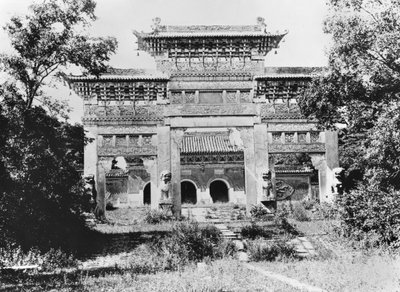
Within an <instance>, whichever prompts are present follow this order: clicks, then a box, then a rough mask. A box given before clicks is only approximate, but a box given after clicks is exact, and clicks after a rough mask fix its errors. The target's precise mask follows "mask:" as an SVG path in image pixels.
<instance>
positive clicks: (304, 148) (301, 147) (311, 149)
mask: <svg viewBox="0 0 400 292" xmlns="http://www.w3.org/2000/svg"><path fill="white" fill-rule="evenodd" d="M268 151H269V153H295V152H305V153H319V152H325V145H324V144H322V143H311V144H270V145H269V148H268Z"/></svg>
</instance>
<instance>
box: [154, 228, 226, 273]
mask: <svg viewBox="0 0 400 292" xmlns="http://www.w3.org/2000/svg"><path fill="white" fill-rule="evenodd" d="M220 241H221V238H220V234H219V230H218V229H217V228H216V227H215V226H212V225H208V226H205V227H200V226H199V224H198V223H197V222H180V223H177V224H176V225H174V226H173V228H172V232H171V234H170V235H169V236H168V237H164V238H162V239H158V240H157V241H155V243H154V245H153V250H154V251H155V252H156V253H157V254H158V255H159V256H164V257H167V258H169V259H170V261H173V262H174V263H176V264H177V265H176V267H177V266H179V265H180V266H182V265H184V264H187V263H189V262H192V261H194V262H200V261H202V260H204V259H205V258H208V259H214V258H219V257H221V251H220V248H219V247H218V245H219V243H220Z"/></svg>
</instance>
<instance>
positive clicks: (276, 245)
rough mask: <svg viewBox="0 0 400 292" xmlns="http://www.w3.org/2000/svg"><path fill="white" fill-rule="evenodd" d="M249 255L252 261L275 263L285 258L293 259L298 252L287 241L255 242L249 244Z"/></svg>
mask: <svg viewBox="0 0 400 292" xmlns="http://www.w3.org/2000/svg"><path fill="white" fill-rule="evenodd" d="M248 254H249V259H250V260H251V261H255V262H259V261H274V260H280V259H285V258H293V257H295V255H296V251H295V249H294V246H293V245H290V244H288V243H286V242H285V241H282V240H279V241H274V242H271V241H265V240H260V239H257V240H254V241H250V242H249V243H248Z"/></svg>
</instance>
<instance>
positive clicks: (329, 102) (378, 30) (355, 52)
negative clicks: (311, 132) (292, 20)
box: [300, 0, 400, 186]
mask: <svg viewBox="0 0 400 292" xmlns="http://www.w3.org/2000/svg"><path fill="white" fill-rule="evenodd" d="M329 5H330V15H329V16H328V17H327V19H326V20H325V23H324V30H325V32H326V33H328V34H330V35H331V36H332V39H333V45H332V47H331V49H330V52H329V66H328V68H327V70H326V72H324V74H322V75H321V76H320V77H319V78H316V79H314V80H313V82H312V86H311V87H310V89H309V90H307V92H306V94H305V95H304V96H303V97H302V98H301V100H300V106H301V109H302V111H303V112H304V113H305V114H306V116H308V117H310V118H315V119H317V120H318V121H319V122H320V124H321V125H322V126H324V127H328V128H329V127H331V128H332V127H333V128H334V127H335V125H337V124H338V123H340V124H344V125H345V128H344V130H342V131H341V133H340V135H341V140H340V142H341V144H340V147H341V164H342V165H344V166H345V167H346V168H347V169H348V174H349V175H350V177H353V178H357V179H362V178H364V177H366V176H369V175H370V172H369V171H364V170H365V169H367V170H368V169H372V168H375V169H377V168H379V167H380V165H379V163H378V161H377V160H375V161H376V162H377V164H375V165H372V163H373V162H374V161H372V160H370V159H369V157H370V153H371V152H374V151H375V150H378V148H376V146H377V145H378V144H379V143H376V142H374V141H376V139H379V137H378V136H377V135H376V133H377V130H379V129H381V128H382V125H381V126H379V125H378V124H379V122H378V121H379V119H380V118H381V117H382V116H383V115H385V114H386V113H387V111H388V109H389V108H390V107H393V103H395V104H396V103H398V102H399V97H400V96H399V92H400V46H399V43H398V40H399V39H400V3H399V2H398V1H391V0H342V1H338V0H330V3H329ZM379 127H380V128H379ZM386 142H387V143H398V141H396V140H390V141H389V140H387V141H386ZM385 155H388V156H387V157H388V158H389V156H391V155H392V154H390V155H389V154H388V153H387V154H385ZM392 156H393V155H392ZM387 162H388V163H391V164H392V165H393V167H392V168H393V169H394V168H396V167H398V160H392V159H389V160H388V161H387ZM396 165H397V166H396ZM353 186H354V184H353Z"/></svg>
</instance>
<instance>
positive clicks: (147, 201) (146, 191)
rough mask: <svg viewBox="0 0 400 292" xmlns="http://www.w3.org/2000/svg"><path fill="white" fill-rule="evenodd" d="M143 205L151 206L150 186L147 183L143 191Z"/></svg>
mask: <svg viewBox="0 0 400 292" xmlns="http://www.w3.org/2000/svg"><path fill="white" fill-rule="evenodd" d="M143 204H144V205H150V204H151V184H150V183H148V184H147V185H146V186H145V187H144V189H143Z"/></svg>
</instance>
